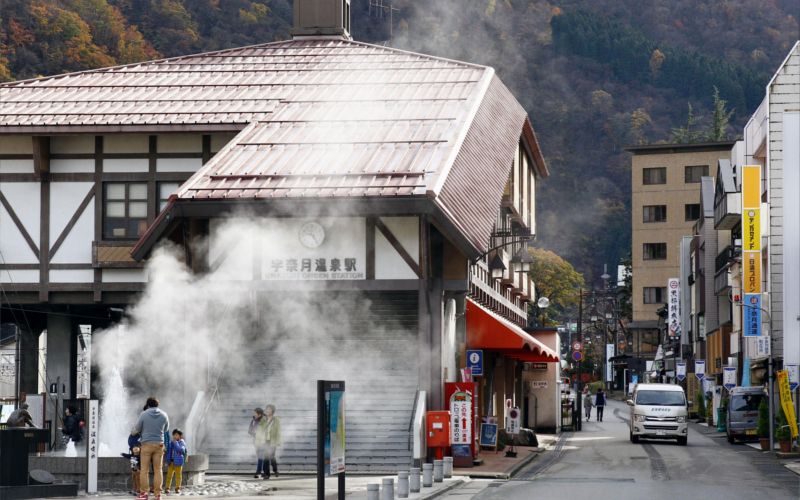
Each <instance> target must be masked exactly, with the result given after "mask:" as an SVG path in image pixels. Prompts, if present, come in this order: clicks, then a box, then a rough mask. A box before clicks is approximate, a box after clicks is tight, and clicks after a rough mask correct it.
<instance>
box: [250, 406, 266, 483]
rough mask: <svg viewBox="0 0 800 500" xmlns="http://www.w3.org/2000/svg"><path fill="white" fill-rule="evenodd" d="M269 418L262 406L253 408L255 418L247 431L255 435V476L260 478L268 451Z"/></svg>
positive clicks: (251, 420)
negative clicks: (267, 428) (267, 429)
mask: <svg viewBox="0 0 800 500" xmlns="http://www.w3.org/2000/svg"><path fill="white" fill-rule="evenodd" d="M266 427H267V419H266V417H265V416H264V409H263V408H261V407H258V408H256V409H255V410H253V418H251V419H250V426H249V427H248V429H247V433H248V434H250V435H251V436H253V445H254V446H255V449H256V474H255V475H254V476H253V477H254V478H256V479H258V478H259V477H261V474H262V473H263V472H264V456H265V454H266V452H267V449H266V446H267V434H266Z"/></svg>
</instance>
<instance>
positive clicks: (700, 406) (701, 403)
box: [694, 391, 706, 418]
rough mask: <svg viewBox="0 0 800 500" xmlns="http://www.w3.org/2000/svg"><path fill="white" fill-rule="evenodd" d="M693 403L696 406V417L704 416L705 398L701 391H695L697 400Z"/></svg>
mask: <svg viewBox="0 0 800 500" xmlns="http://www.w3.org/2000/svg"><path fill="white" fill-rule="evenodd" d="M694 405H695V408H697V417H698V418H706V398H705V397H704V396H703V392H702V391H697V401H696V402H695V404H694Z"/></svg>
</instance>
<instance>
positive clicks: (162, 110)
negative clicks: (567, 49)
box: [0, 38, 546, 251]
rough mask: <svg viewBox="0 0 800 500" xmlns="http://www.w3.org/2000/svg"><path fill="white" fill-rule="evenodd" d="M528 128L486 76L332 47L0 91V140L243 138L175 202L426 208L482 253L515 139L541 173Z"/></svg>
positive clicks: (183, 60)
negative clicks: (196, 133)
mask: <svg viewBox="0 0 800 500" xmlns="http://www.w3.org/2000/svg"><path fill="white" fill-rule="evenodd" d="M526 120H527V115H526V113H525V111H524V109H523V108H522V106H521V105H520V104H519V103H518V102H517V100H516V99H515V98H514V97H513V95H512V94H511V93H510V92H509V91H508V89H507V88H506V87H505V86H504V85H503V83H502V82H501V81H500V80H499V79H498V78H497V77H496V76H495V74H494V70H493V69H492V68H489V67H485V66H477V65H473V64H468V63H463V62H458V61H452V60H447V59H442V58H437V57H432V56H426V55H422V54H416V53H410V52H405V51H401V50H397V49H392V48H387V47H380V46H375V45H369V44H365V43H360V42H354V41H349V40H343V39H330V38H327V39H323V38H317V39H297V40H291V41H285V42H276V43H269V44H264V45H258V46H252V47H245V48H239V49H231V50H225V51H220V52H213V53H207V54H198V55H193V56H185V57H178V58H173V59H166V60H160V61H150V62H145V63H141V64H134V65H128V66H121V67H115V68H106V69H101V70H94V71H86V72H81V73H73V74H67V75H60V76H54V77H48V78H41V79H36V80H28V81H23V82H11V83H6V84H2V85H0V133H2V132H3V131H6V132H15V133H21V132H28V133H51V132H54V131H57V132H67V133H68V132H70V131H71V130H75V131H92V130H96V131H103V130H106V127H108V128H109V129H110V130H113V131H120V132H124V131H126V130H127V131H146V130H148V129H150V130H164V127H170V126H173V127H197V128H198V130H202V129H204V130H214V129H218V128H224V127H231V128H236V129H239V130H241V132H240V133H239V134H238V135H237V136H236V137H235V138H234V139H233V140H232V141H231V142H230V143H229V144H228V145H227V146H226V147H225V148H223V149H222V150H221V151H220V152H219V153H218V154H217V155H216V156H214V157H213V158H212V159H211V161H209V162H208V163H206V164H205V165H204V166H203V167H202V168H201V169H200V170H199V171H198V172H197V173H196V174H195V175H194V176H193V177H192V178H191V179H190V180H189V181H187V182H186V183H184V184H183V186H181V188H180V190H179V191H178V194H177V199H176V200H175V202H176V203H189V202H193V201H198V200H208V201H210V200H221V199H225V200H259V199H273V200H274V199H287V198H289V199H291V198H295V199H300V198H302V199H308V198H330V197H335V198H343V199H351V198H358V199H364V198H374V197H381V198H385V197H395V198H396V197H409V196H410V197H423V198H426V199H429V200H431V201H432V202H433V203H434V205H435V206H436V207H437V208H438V210H439V211H440V212H441V214H443V215H444V217H446V219H447V220H448V222H449V223H450V224H452V225H453V226H455V227H456V228H457V229H458V231H459V232H460V233H462V236H463V237H464V239H465V240H466V241H468V242H469V245H470V246H472V248H473V249H474V250H481V251H482V250H484V249H485V246H486V243H487V242H488V236H489V233H490V231H491V227H492V224H493V222H494V220H495V217H496V215H497V210H498V207H499V204H500V198H501V195H502V190H503V187H504V186H505V183H506V182H507V180H508V175H509V172H510V167H511V163H512V160H513V155H514V153H515V151H516V147H517V142H518V141H519V140H520V136H524V138H525V142H526V147H528V149H529V150H532V151H533V155H534V161H535V163H536V165H537V168H538V170H539V172H540V174H542V175H546V167H545V166H544V161H543V160H542V158H541V154H540V153H539V149H538V144H535V137H533V135H532V133H530V132H532V129H531V128H530V124H529V123H528V122H527V121H526ZM523 128H525V129H526V130H525V131H526V133H525V134H523ZM177 129H178V128H176V130H177ZM531 137H533V141H531ZM531 142H533V144H530V143H531Z"/></svg>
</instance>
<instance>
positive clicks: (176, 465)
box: [164, 429, 188, 494]
mask: <svg viewBox="0 0 800 500" xmlns="http://www.w3.org/2000/svg"><path fill="white" fill-rule="evenodd" d="M186 455H187V452H186V442H185V441H184V440H183V431H181V430H180V429H175V430H173V431H172V441H170V442H169V445H168V446H167V452H166V454H165V456H164V462H166V463H167V481H166V483H165V486H164V493H166V494H169V489H170V488H171V487H172V478H173V477H174V478H175V493H180V492H181V481H182V480H183V464H184V463H186V461H187V460H188V458H187V456H186Z"/></svg>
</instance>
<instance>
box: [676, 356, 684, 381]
mask: <svg viewBox="0 0 800 500" xmlns="http://www.w3.org/2000/svg"><path fill="white" fill-rule="evenodd" d="M675 377H677V379H678V380H679V381H681V382H683V379H685V378H686V362H685V361H678V362H677V363H675Z"/></svg>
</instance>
